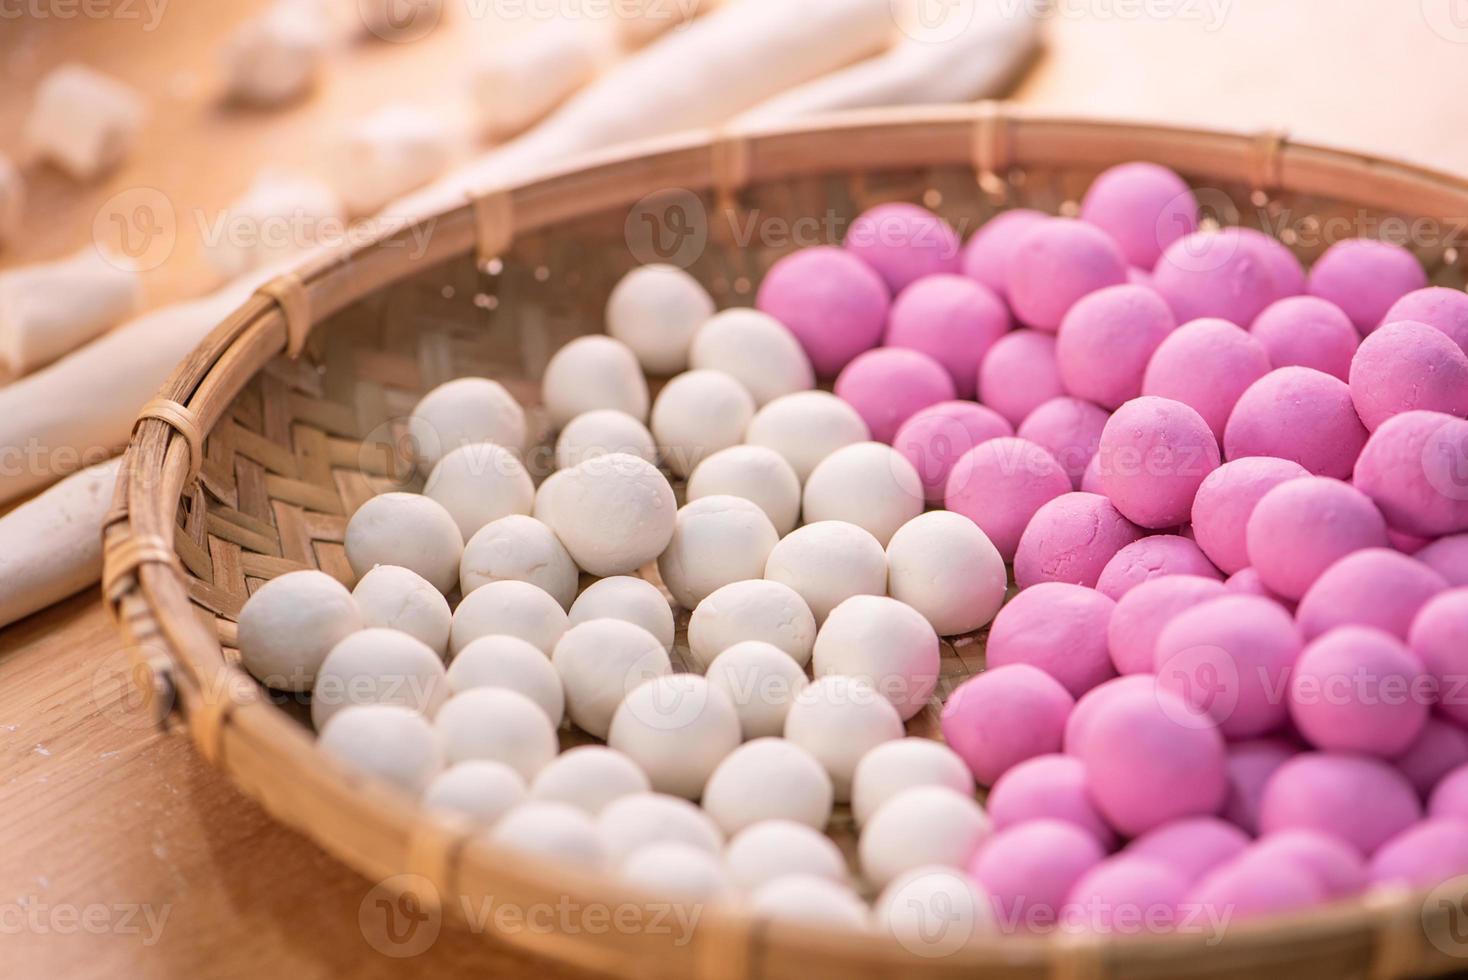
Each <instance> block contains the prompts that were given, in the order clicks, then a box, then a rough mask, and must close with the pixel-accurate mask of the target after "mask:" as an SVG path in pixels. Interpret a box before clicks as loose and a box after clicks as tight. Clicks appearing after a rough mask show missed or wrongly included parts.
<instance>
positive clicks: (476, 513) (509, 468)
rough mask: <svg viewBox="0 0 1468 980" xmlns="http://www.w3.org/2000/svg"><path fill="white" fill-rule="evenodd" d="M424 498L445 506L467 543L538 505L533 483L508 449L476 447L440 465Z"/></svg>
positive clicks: (463, 449)
mask: <svg viewBox="0 0 1468 980" xmlns="http://www.w3.org/2000/svg"><path fill="white" fill-rule="evenodd" d="M423 495H424V496H425V497H430V498H432V499H433V500H436V501H438V502H439V503H440V504H443V506H444V509H445V510H447V511H448V512H449V513H450V514H451V515H453V518H454V523H455V524H457V525H458V527H459V533H460V534H462V535H463V536H464V540H465V541H468V540H469V539H470V538H472V537H474V533H475V532H476V531H478V530H479V529H480V528H482V527H484V526H485V525H486V524H488V523H490V522H491V521H497V520H499V519H500V518H501V517H506V516H508V515H510V514H528V513H530V510H531V508H532V507H534V506H535V483H534V482H533V481H532V480H531V479H530V474H529V473H526V472H525V467H524V466H523V465H521V463H520V460H519V458H518V457H517V456H516V455H515V454H514V453H512V452H511V451H510V450H508V449H506V448H505V447H504V446H498V445H495V444H494V443H491V442H476V443H471V444H470V445H467V446H460V447H458V448H457V449H455V450H453V451H452V452H449V453H448V454H446V455H445V456H444V458H443V459H441V460H439V463H438V465H437V466H435V467H434V468H433V472H432V473H429V474H428V482H426V483H425V484H424V485H423Z"/></svg>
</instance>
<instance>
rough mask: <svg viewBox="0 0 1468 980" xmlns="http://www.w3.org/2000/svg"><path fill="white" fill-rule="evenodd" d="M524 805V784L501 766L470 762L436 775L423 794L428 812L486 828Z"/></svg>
mask: <svg viewBox="0 0 1468 980" xmlns="http://www.w3.org/2000/svg"><path fill="white" fill-rule="evenodd" d="M523 802H525V780H524V779H522V778H520V774H519V773H518V772H516V771H515V770H514V769H511V768H510V767H509V766H507V765H505V764H504V763H503V762H491V761H489V760H487V759H471V760H469V761H468V762H460V763H458V764H457V765H454V766H450V767H449V768H447V769H445V770H444V771H443V772H441V773H439V776H438V778H437V779H435V780H434V781H433V782H432V783H430V784H429V786H428V790H427V791H426V792H425V793H424V794H423V804H424V805H425V806H427V807H429V808H430V809H434V810H441V811H443V812H446V813H454V814H458V815H459V816H462V817H467V818H468V819H469V820H471V821H473V822H474V823H476V824H479V825H480V826H484V827H488V826H490V825H491V824H493V823H494V822H495V821H496V820H498V819H499V818H500V817H502V816H504V815H505V814H506V813H509V812H510V811H511V810H512V809H514V808H515V807H517V806H519V805H520V804H521V803H523Z"/></svg>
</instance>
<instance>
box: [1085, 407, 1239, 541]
mask: <svg viewBox="0 0 1468 980" xmlns="http://www.w3.org/2000/svg"><path fill="white" fill-rule="evenodd" d="M1097 456H1098V457H1099V458H1100V460H1101V486H1102V487H1103V488H1104V489H1105V491H1106V496H1108V497H1110V498H1111V502H1112V503H1113V504H1115V505H1116V509H1117V510H1118V511H1120V512H1121V513H1122V514H1123V515H1124V516H1125V517H1126V518H1127V520H1129V521H1131V522H1132V523H1134V524H1137V525H1140V526H1141V527H1145V528H1151V529H1161V528H1170V527H1177V526H1178V525H1179V524H1182V523H1184V522H1186V521H1187V520H1188V518H1189V517H1190V516H1191V514H1192V510H1193V497H1194V496H1196V495H1197V493H1198V487H1199V486H1200V485H1201V484H1202V482H1203V480H1204V479H1205V478H1206V477H1207V476H1208V474H1209V473H1212V472H1213V471H1214V470H1216V469H1217V468H1218V466H1219V464H1220V462H1221V460H1220V458H1219V453H1218V441H1217V440H1216V439H1214V438H1213V433H1212V432H1211V431H1210V430H1209V428H1208V423H1207V422H1205V421H1203V417H1202V416H1201V415H1199V414H1198V413H1197V412H1196V411H1194V410H1193V409H1192V408H1190V407H1188V406H1187V405H1184V404H1183V403H1182V402H1177V401H1173V400H1172V399H1170V398H1157V397H1154V396H1149V395H1144V396H1143V397H1141V398H1135V399H1133V400H1132V401H1129V402H1127V403H1126V404H1125V405H1123V406H1121V407H1120V408H1118V409H1117V410H1116V411H1115V412H1114V413H1112V416H1111V418H1110V419H1109V420H1107V422H1106V428H1105V429H1104V430H1103V431H1102V433H1101V446H1100V449H1099V450H1098V451H1097Z"/></svg>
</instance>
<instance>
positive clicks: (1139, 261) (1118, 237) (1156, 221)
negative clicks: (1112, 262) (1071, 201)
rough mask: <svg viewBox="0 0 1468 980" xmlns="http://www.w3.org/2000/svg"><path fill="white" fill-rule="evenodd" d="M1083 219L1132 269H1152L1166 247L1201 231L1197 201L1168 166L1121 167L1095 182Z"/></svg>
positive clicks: (1083, 201) (1085, 202) (1088, 193)
mask: <svg viewBox="0 0 1468 980" xmlns="http://www.w3.org/2000/svg"><path fill="white" fill-rule="evenodd" d="M1081 220H1082V221H1085V222H1087V223H1089V224H1093V225H1095V226H1096V227H1097V228H1100V229H1101V230H1102V231H1104V232H1106V234H1108V235H1110V236H1111V238H1112V240H1113V241H1115V242H1116V244H1117V247H1118V248H1120V249H1121V254H1122V255H1124V256H1125V257H1126V260H1127V261H1128V262H1130V263H1131V264H1132V265H1134V266H1143V267H1145V268H1148V269H1150V268H1152V267H1153V266H1154V265H1156V264H1157V259H1158V258H1159V257H1161V255H1162V250H1163V249H1165V248H1167V246H1169V245H1171V244H1172V243H1173V242H1175V241H1177V240H1178V239H1179V238H1181V237H1183V236H1184V235H1188V234H1192V233H1193V232H1195V231H1197V230H1198V201H1197V199H1196V198H1195V197H1193V192H1192V190H1191V189H1190V188H1189V187H1188V185H1187V183H1186V182H1185V181H1184V180H1183V179H1182V178H1181V177H1179V176H1178V175H1177V174H1175V173H1173V172H1172V171H1171V170H1168V169H1167V168H1166V167H1161V166H1158V165H1157V164H1155V163H1144V162H1136V163H1123V164H1118V165H1117V166H1115V167H1112V168H1110V169H1109V170H1105V171H1103V172H1102V173H1101V174H1100V175H1098V176H1097V177H1096V179H1095V180H1094V181H1092V183H1091V187H1090V189H1089V190H1087V191H1086V196H1085V197H1084V198H1082V199H1081Z"/></svg>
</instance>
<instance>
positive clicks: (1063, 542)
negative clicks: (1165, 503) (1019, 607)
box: [980, 481, 1142, 589]
mask: <svg viewBox="0 0 1468 980" xmlns="http://www.w3.org/2000/svg"><path fill="white" fill-rule="evenodd" d="M1067 482H1069V481H1067ZM980 526H981V527H982V526H983V525H980ZM1141 536H1142V529H1141V528H1139V527H1137V526H1136V525H1135V524H1133V523H1131V522H1130V521H1128V520H1127V519H1126V518H1125V517H1123V516H1121V513H1120V512H1119V511H1118V510H1117V509H1116V507H1115V506H1114V505H1113V504H1112V503H1111V501H1109V500H1107V499H1106V498H1105V497H1102V496H1099V495H1097V494H1094V493H1081V492H1073V493H1065V494H1061V495H1060V496H1058V497H1056V498H1055V499H1053V500H1051V501H1049V502H1048V503H1046V504H1044V505H1043V506H1041V507H1040V509H1039V510H1037V511H1035V516H1034V517H1032V518H1030V523H1029V525H1028V526H1027V527H1026V528H1025V530H1024V534H1022V535H1021V536H1020V539H1019V545H1018V547H1016V548H1015V549H1014V581H1015V584H1016V585H1018V586H1019V587H1020V588H1021V589H1028V588H1030V587H1031V586H1033V585H1039V584H1040V583H1041V582H1069V583H1071V584H1073V585H1084V586H1086V587H1087V588H1094V587H1095V585H1096V582H1097V581H1098V580H1099V579H1100V578H1101V572H1102V571H1103V570H1104V569H1105V568H1106V563H1107V562H1109V561H1111V559H1112V558H1114V557H1115V556H1116V553H1117V552H1118V551H1120V550H1121V549H1123V548H1125V547H1126V546H1127V545H1129V544H1131V543H1132V542H1133V541H1136V540H1137V539H1139V538H1140V537H1141Z"/></svg>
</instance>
